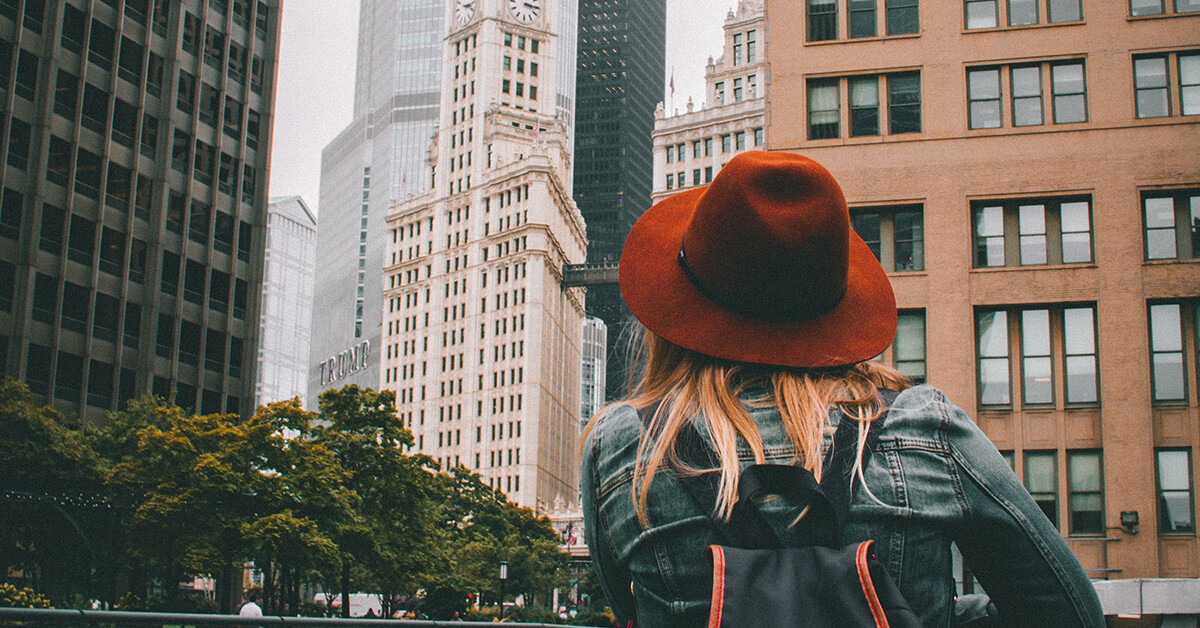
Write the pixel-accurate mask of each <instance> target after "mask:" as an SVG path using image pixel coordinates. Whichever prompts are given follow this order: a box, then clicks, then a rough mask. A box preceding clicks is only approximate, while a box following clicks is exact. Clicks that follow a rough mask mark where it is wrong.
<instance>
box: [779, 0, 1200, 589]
mask: <svg viewBox="0 0 1200 628" xmlns="http://www.w3.org/2000/svg"><path fill="white" fill-rule="evenodd" d="M766 14H767V19H768V21H769V24H770V30H769V36H767V37H763V38H762V39H764V40H765V41H766V52H767V54H766V62H767V65H768V71H769V76H770V81H769V90H770V91H769V94H770V97H769V99H768V102H767V107H766V122H767V128H768V130H769V142H768V146H769V148H770V149H771V150H785V151H794V152H799V153H803V154H805V155H808V156H811V157H813V158H815V159H816V160H818V161H820V162H821V163H823V164H824V165H826V166H827V167H828V168H829V169H830V170H831V171H832V172H833V173H834V175H835V176H836V177H837V179H838V180H839V181H840V182H841V184H842V186H843V187H844V189H845V191H846V195H847V199H848V200H849V202H850V204H851V212H852V214H853V218H854V224H855V227H856V229H858V230H859V232H860V233H861V234H862V235H863V237H864V239H865V240H867V241H868V242H869V243H871V245H872V246H873V247H874V248H875V250H876V252H877V254H878V255H879V257H880V258H881V260H882V261H883V264H884V266H885V267H886V268H887V270H888V271H889V272H890V273H891V274H890V277H891V280H892V283H893V285H894V286H895V289H896V293H897V298H898V301H899V306H900V308H901V310H902V317H903V318H902V321H901V322H902V325H901V334H900V338H899V339H898V341H897V344H896V345H895V346H894V347H893V349H892V350H889V352H888V354H887V355H885V358H886V359H890V360H894V361H896V362H897V363H899V364H901V365H902V366H904V367H906V368H907V370H909V372H910V373H920V372H927V378H928V382H929V383H931V384H933V385H936V386H938V387H940V388H941V389H943V390H945V391H946V392H947V393H948V395H949V396H950V397H951V398H952V399H953V400H954V401H955V402H956V403H958V404H959V405H960V406H962V407H963V408H964V409H966V410H967V412H968V413H970V414H971V415H972V416H973V417H976V419H977V421H978V423H979V424H980V426H981V427H982V428H983V429H984V431H985V432H986V433H987V434H988V435H989V436H990V437H991V438H992V440H993V441H994V442H995V443H996V445H997V447H999V449H1001V451H1002V452H1004V453H1005V455H1006V457H1007V458H1008V459H1009V460H1010V462H1011V463H1012V465H1013V467H1014V469H1015V471H1016V473H1017V475H1018V476H1019V477H1020V478H1021V479H1022V480H1023V481H1024V482H1025V484H1026V486H1027V487H1028V488H1029V490H1030V491H1031V493H1032V494H1033V495H1034V497H1035V498H1036V499H1037V501H1038V502H1039V504H1040V505H1041V506H1042V508H1043V509H1044V510H1045V511H1046V513H1047V515H1049V517H1050V519H1051V520H1052V521H1054V522H1055V523H1056V524H1057V525H1058V527H1059V529H1060V530H1061V531H1062V534H1063V536H1064V537H1066V538H1067V541H1068V543H1069V544H1070V546H1071V547H1072V549H1073V550H1074V551H1075V553H1076V555H1078V557H1079V559H1080V560H1081V562H1082V563H1083V565H1084V567H1085V568H1087V569H1088V570H1089V573H1090V574H1091V575H1092V577H1093V578H1098V579H1128V578H1146V577H1188V578H1194V577H1196V576H1200V546H1198V543H1197V538H1196V518H1197V512H1196V499H1195V487H1196V483H1197V480H1198V476H1197V464H1196V455H1197V445H1198V444H1200V410H1198V408H1197V393H1198V391H1200V380H1198V377H1197V362H1198V360H1200V353H1198V351H1197V330H1198V328H1200V259H1198V256H1200V157H1198V155H1200V152H1198V151H1200V38H1198V37H1197V34H1200V3H1197V2H1195V1H1194V0H1165V2H1163V1H1159V0H1149V1H1146V0H1131V1H1130V2H1116V1H1113V2H1095V1H1088V0H1048V1H1046V2H1034V1H1032V0H967V1H965V2H960V3H957V4H954V3H936V4H935V3H930V2H922V3H918V1H917V0H894V1H893V0H889V1H888V2H886V3H885V2H882V1H877V2H873V1H850V2H843V1H841V0H836V1H835V0H809V1H808V2H791V1H787V0H770V1H769V2H767V9H766ZM906 321H907V322H906Z"/></svg>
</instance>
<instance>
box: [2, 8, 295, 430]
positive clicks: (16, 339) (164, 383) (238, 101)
mask: <svg viewBox="0 0 1200 628" xmlns="http://www.w3.org/2000/svg"><path fill="white" fill-rule="evenodd" d="M278 33H279V2H278V1H277V0H271V1H253V0H209V1H208V2H189V3H186V4H183V3H179V2H170V1H167V0H99V1H97V2H87V1H86V0H60V1H58V2H46V1H45V0H0V99H2V100H3V106H2V107H0V125H2V126H0V153H2V154H3V155H4V158H5V159H4V164H3V168H2V169H0V190H2V191H0V374H4V375H9V376H12V377H14V378H16V379H19V380H22V381H24V382H25V383H26V384H28V385H29V387H30V388H31V389H32V390H33V391H34V392H35V393H36V394H37V395H38V396H40V397H42V398H45V399H46V400H49V401H51V402H53V405H54V406H55V407H57V408H59V409H60V410H64V411H67V412H69V413H72V414H77V415H78V416H80V417H81V418H83V419H84V420H87V421H95V420H100V419H102V418H103V416H104V413H105V412H106V411H108V410H111V409H113V408H116V407H117V406H118V404H120V403H121V402H123V401H124V400H126V399H129V398H131V397H134V396H136V395H139V394H141V393H144V392H146V391H151V392H154V393H156V394H159V395H163V396H168V395H174V398H175V401H176V402H177V403H179V405H181V406H183V407H186V408H194V409H195V410H197V411H200V412H205V413H209V412H233V413H242V414H247V413H249V412H250V411H251V409H252V408H251V404H252V402H253V397H254V364H255V362H254V355H255V353H256V342H257V341H256V333H257V332H256V329H257V326H258V312H257V310H258V299H257V295H258V293H259V290H260V283H261V272H262V239H263V229H264V224H265V217H266V209H267V202H266V183H267V167H268V162H269V155H270V147H271V112H272V108H273V100H274V89H275V66H276V55H277V50H278Z"/></svg>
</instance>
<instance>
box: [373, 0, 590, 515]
mask: <svg viewBox="0 0 1200 628" xmlns="http://www.w3.org/2000/svg"><path fill="white" fill-rule="evenodd" d="M446 10H447V11H448V14H447V24H449V32H448V33H447V35H446V38H445V40H444V45H445V53H444V56H443V59H444V63H443V71H442V107H441V115H440V123H439V130H438V132H437V134H436V136H435V138H434V141H433V143H432V144H431V146H430V150H429V167H428V170H427V175H426V181H425V184H426V186H427V189H426V190H425V192H424V193H422V194H421V195H419V196H416V197H414V198H411V199H409V200H408V201H406V202H404V203H401V204H399V205H397V206H396V207H395V208H393V211H392V212H391V213H390V214H389V216H388V219H387V220H388V228H389V238H390V240H389V241H390V243H391V244H390V250H389V253H388V255H387V259H386V260H385V264H386V266H385V271H384V272H385V281H384V286H383V288H384V313H383V316H384V349H383V363H382V376H381V378H380V386H381V387H382V388H386V389H390V390H394V391H396V399H397V407H398V408H399V411H400V413H401V415H402V417H403V419H404V421H405V424H406V425H407V426H408V427H409V428H410V429H412V431H413V434H414V435H415V436H416V439H417V448H418V449H420V450H421V451H423V452H424V453H427V454H429V455H431V456H433V457H434V458H436V459H438V460H439V461H441V462H442V464H443V467H444V468H448V467H452V466H455V465H459V464H461V465H463V466H466V467H467V468H469V469H471V470H472V471H476V472H478V473H480V474H481V475H483V476H484V477H485V478H486V479H487V481H488V482H489V483H490V484H491V485H492V486H494V487H496V488H497V489H499V490H501V491H504V492H505V493H506V494H507V495H508V496H509V498H510V499H512V500H514V501H516V502H518V503H520V504H522V505H526V506H531V507H534V508H535V509H544V508H545V507H547V505H549V504H552V503H554V500H555V498H557V497H562V498H564V499H567V500H568V501H571V500H574V499H575V495H576V491H577V490H578V489H577V486H578V484H577V481H576V474H577V459H576V452H577V451H578V437H579V421H580V417H579V416H578V413H579V407H580V404H579V395H580V365H581V341H582V339H581V332H580V329H581V322H582V319H583V315H584V310H583V291H582V289H578V288H563V286H562V272H563V267H564V266H565V265H567V264H579V263H583V262H584V260H585V258H586V244H587V243H586V238H585V234H584V224H583V218H582V216H581V215H580V214H579V210H578V209H577V208H576V207H575V203H574V201H573V200H572V198H571V191H570V184H571V175H570V169H571V166H570V159H571V157H570V154H571V149H572V140H571V131H570V130H571V126H572V125H571V114H572V112H571V108H572V105H571V102H572V101H571V99H570V97H569V94H568V93H566V91H565V90H568V89H569V90H570V91H572V92H573V90H574V66H575V55H574V29H575V28H576V22H575V20H576V17H575V13H574V9H573V8H572V6H571V3H570V1H569V0H448V1H447V9H446ZM560 11H561V13H560ZM565 29H569V30H566V32H565V34H564V32H563V31H564V30H565ZM566 43H569V45H564V44H566ZM564 49H565V51H564ZM564 52H566V53H567V55H568V56H564Z"/></svg>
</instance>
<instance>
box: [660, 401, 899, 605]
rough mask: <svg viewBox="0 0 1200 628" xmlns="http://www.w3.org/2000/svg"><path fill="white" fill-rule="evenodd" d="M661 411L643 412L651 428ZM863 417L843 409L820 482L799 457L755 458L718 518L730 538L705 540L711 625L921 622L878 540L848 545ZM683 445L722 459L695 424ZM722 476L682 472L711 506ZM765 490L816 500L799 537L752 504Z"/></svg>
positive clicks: (683, 449)
mask: <svg viewBox="0 0 1200 628" xmlns="http://www.w3.org/2000/svg"><path fill="white" fill-rule="evenodd" d="M880 395H881V396H882V397H883V401H884V403H885V406H890V405H891V402H892V401H893V400H895V398H896V395H897V393H895V392H893V391H886V390H881V391H880ZM656 410H657V404H655V405H652V406H649V407H647V408H643V409H642V410H640V411H639V412H638V414H639V415H640V416H641V419H642V423H643V424H644V425H646V427H647V430H650V429H651V425H650V424H651V419H652V418H653V416H654V413H655V411H656ZM886 418H887V412H885V413H884V414H883V416H881V417H879V418H878V419H876V420H875V421H873V422H872V423H871V427H870V429H869V430H868V432H867V443H866V448H865V449H864V452H863V459H864V464H865V463H866V459H867V458H868V457H870V455H871V451H872V449H873V448H874V446H875V444H876V442H877V441H878V439H879V431H880V430H881V429H882V428H883V423H884V421H885V420H886ZM856 423H857V421H855V420H854V419H851V418H849V417H844V418H843V419H842V421H841V423H840V424H839V425H838V429H837V431H836V433H835V434H834V440H833V451H832V452H830V453H829V454H827V458H826V465H825V473H824V477H823V478H822V481H821V482H819V483H818V482H817V481H816V479H815V478H814V477H813V475H812V473H810V472H809V471H807V470H805V469H803V468H801V467H797V466H792V465H778V464H761V465H753V466H751V467H748V468H747V469H745V470H744V471H743V472H742V474H741V478H740V479H739V481H738V501H737V503H736V504H735V505H734V508H733V513H732V515H731V517H730V519H729V521H725V520H723V519H720V518H718V517H715V516H713V517H712V520H713V523H714V524H715V525H716V527H717V530H718V532H719V534H720V537H721V539H722V541H723V542H722V544H721V545H711V546H709V548H708V551H709V557H710V559H711V561H712V566H713V588H712V608H711V611H710V614H709V622H708V626H709V628H719V627H721V628H731V627H738V628H743V627H745V626H761V627H763V628H770V627H772V626H806V627H812V628H820V627H823V626H828V627H831V628H832V627H836V628H851V627H858V626H876V627H880V628H883V627H890V628H921V622H920V621H919V620H918V619H917V616H916V614H915V613H913V611H912V609H910V608H909V606H908V603H907V602H906V601H905V600H904V596H903V595H901V593H900V590H899V588H897V587H896V584H895V582H893V581H892V577H891V575H889V574H888V572H887V569H886V568H885V567H884V566H883V564H882V563H880V562H879V561H878V560H877V559H876V558H875V555H874V554H873V553H872V551H871V548H872V545H873V544H874V541H864V542H862V543H855V544H851V545H846V546H842V545H841V538H840V537H841V530H842V527H843V525H844V524H845V521H846V516H847V514H848V513H849V511H850V502H851V500H852V498H853V496H854V495H853V493H854V490H853V488H852V486H854V484H852V480H853V479H854V478H852V477H851V476H852V473H853V469H854V459H855V454H856V450H857V437H858V426H857V425H856ZM677 448H678V449H677V453H678V454H679V457H680V459H681V461H683V462H684V463H685V464H687V465H689V466H692V467H696V468H710V469H711V468H714V467H715V466H716V454H715V452H713V451H712V449H711V447H709V446H708V445H707V444H706V443H705V442H704V441H703V439H702V438H701V437H700V435H699V433H698V432H697V431H696V430H695V429H694V428H692V429H685V430H683V432H682V433H681V434H680V436H679V439H678V441H677ZM718 479H719V478H717V477H716V474H715V473H708V474H704V475H700V476H684V477H681V481H682V482H683V485H684V487H686V488H687V490H688V492H689V493H690V494H691V495H692V498H693V499H695V500H696V503H697V504H699V505H700V507H701V508H702V509H705V510H706V511H707V512H710V513H711V512H712V511H713V509H714V506H715V504H716V495H717V482H718ZM768 495H780V496H785V497H789V498H791V499H792V500H793V502H792V503H797V504H804V503H807V504H808V505H809V508H808V512H807V514H805V516H804V518H803V519H801V520H800V522H799V523H797V525H796V526H795V528H794V530H795V535H796V539H798V540H799V542H798V543H795V542H793V543H791V544H790V546H789V547H784V544H783V542H782V541H781V540H780V538H779V537H778V536H777V535H776V534H775V532H774V530H773V529H772V528H771V527H770V525H768V523H767V521H766V519H764V518H763V516H762V514H761V513H760V512H759V511H758V509H757V508H756V507H755V503H756V501H758V500H759V499H760V498H762V497H765V496H768Z"/></svg>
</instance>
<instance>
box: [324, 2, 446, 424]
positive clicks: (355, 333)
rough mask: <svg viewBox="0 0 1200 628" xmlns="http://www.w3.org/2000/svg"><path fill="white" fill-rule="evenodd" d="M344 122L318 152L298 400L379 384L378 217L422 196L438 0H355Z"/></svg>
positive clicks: (432, 114) (438, 62)
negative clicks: (348, 108)
mask: <svg viewBox="0 0 1200 628" xmlns="http://www.w3.org/2000/svg"><path fill="white" fill-rule="evenodd" d="M361 11H362V13H361V15H360V17H359V31H358V69H357V74H356V78H355V92H354V119H353V120H351V122H350V124H349V125H348V126H347V127H346V128H345V129H344V130H343V131H342V132H341V133H340V134H339V135H338V136H337V137H336V138H335V139H334V140H333V141H332V142H330V143H329V145H328V146H326V147H325V150H324V152H323V153H322V156H321V192H320V205H319V207H318V211H319V213H320V225H319V227H318V230H317V274H316V284H315V292H314V302H313V325H312V338H313V340H312V351H311V354H310V355H311V357H310V362H311V366H310V369H309V375H308V378H309V385H308V390H309V394H308V404H309V406H311V407H315V406H316V403H317V396H318V395H319V394H320V393H321V392H322V391H324V390H327V389H329V388H335V387H336V388H340V387H342V386H344V385H346V384H349V383H354V384H358V385H360V386H369V387H371V388H378V387H379V357H380V356H379V348H380V326H381V324H382V322H381V321H382V312H383V309H382V286H383V261H384V260H383V254H384V249H385V242H384V241H383V238H384V235H385V232H386V229H385V226H384V216H386V214H387V210H388V208H389V207H391V206H392V205H395V204H396V203H397V202H401V201H403V200H404V199H406V198H409V196H410V195H411V194H414V193H416V192H419V191H421V190H423V189H424V188H425V187H426V186H427V185H428V182H423V181H422V178H423V175H422V172H423V169H424V167H425V159H426V156H427V154H428V149H429V143H430V140H431V139H432V138H433V134H434V130H435V128H436V127H437V119H438V103H439V102H440V97H439V88H440V85H441V78H442V37H443V36H444V35H445V30H444V29H445V3H444V2H443V1H442V0H407V1H405V2H394V1H391V2H381V1H377V0H364V1H363V3H362V9H361Z"/></svg>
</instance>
